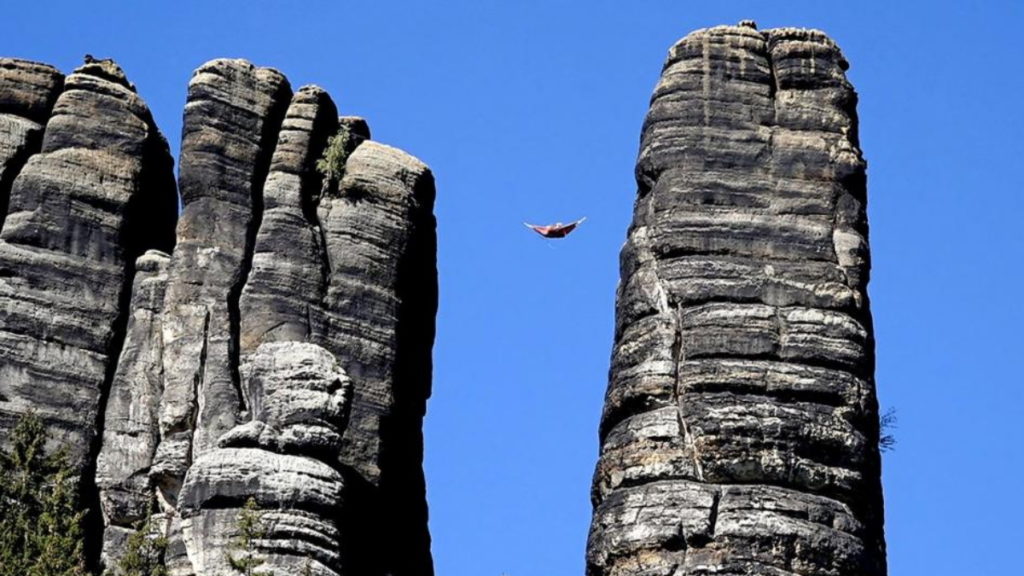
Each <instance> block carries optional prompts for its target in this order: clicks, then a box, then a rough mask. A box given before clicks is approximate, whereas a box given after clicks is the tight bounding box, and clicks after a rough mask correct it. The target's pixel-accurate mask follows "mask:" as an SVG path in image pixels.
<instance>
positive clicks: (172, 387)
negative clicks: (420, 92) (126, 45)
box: [0, 60, 437, 576]
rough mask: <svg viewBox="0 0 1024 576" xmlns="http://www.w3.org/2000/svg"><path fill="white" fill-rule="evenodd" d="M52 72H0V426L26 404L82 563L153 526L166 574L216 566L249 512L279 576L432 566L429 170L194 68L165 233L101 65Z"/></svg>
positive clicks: (139, 141) (143, 156) (160, 166)
mask: <svg viewBox="0 0 1024 576" xmlns="http://www.w3.org/2000/svg"><path fill="white" fill-rule="evenodd" d="M63 80H64V79H63V77H62V76H61V75H60V74H59V73H58V72H57V71H55V70H53V69H51V68H48V67H46V66H43V65H39V64H34V63H28V62H22V61H13V60H0V88H2V89H3V90H2V93H0V128H3V131H2V138H0V170H2V172H0V183H6V182H11V183H12V185H11V186H9V187H6V186H5V188H3V189H0V192H4V193H5V196H4V198H5V199H6V198H7V196H8V194H6V192H7V191H8V188H9V191H10V194H9V197H10V209H9V210H8V212H7V218H6V223H5V225H4V229H3V231H2V233H0V270H2V271H3V274H0V355H2V356H0V360H2V361H0V372H2V374H3V376H4V378H3V380H2V382H3V383H2V384H0V387H2V388H0V416H2V420H0V424H2V426H4V428H2V429H0V431H5V430H6V429H7V428H9V426H10V425H11V424H12V423H13V422H14V420H15V418H16V417H17V416H18V415H19V414H20V413H23V412H25V411H28V410H35V411H37V412H39V413H40V414H41V415H42V416H43V417H44V419H46V420H47V422H48V423H49V424H50V425H51V427H52V430H53V431H54V439H55V444H56V443H59V442H70V444H71V445H72V447H73V451H72V452H73V455H74V458H75V463H76V464H77V465H78V466H79V468H80V469H81V470H82V471H83V487H84V488H85V489H86V490H87V491H88V492H90V494H87V500H88V501H89V502H90V504H91V506H92V507H93V508H94V510H95V511H99V512H100V513H101V514H100V515H97V516H95V519H100V517H101V519H102V522H103V525H104V528H102V529H100V530H97V533H102V534H103V537H102V543H101V544H100V543H98V542H97V543H93V544H91V545H90V547H91V549H90V553H91V554H95V555H96V556H97V557H98V556H100V552H101V551H102V557H103V560H104V561H105V562H106V563H107V565H110V563H111V562H113V561H115V560H116V559H117V558H118V557H119V555H120V554H121V552H122V551H123V549H124V542H125V540H126V538H127V537H128V536H129V535H130V534H132V533H133V531H134V530H136V529H137V528H138V526H139V525H140V523H141V522H142V521H143V520H145V519H146V518H150V527H149V529H150V530H155V531H156V532H161V533H163V534H165V535H167V536H168V537H169V546H168V549H167V552H166V555H165V558H164V561H165V565H166V566H167V567H168V569H169V571H170V573H171V574H174V575H178V576H184V575H190V574H194V575H197V576H205V575H212V574H220V573H223V572H224V570H225V568H226V564H225V562H226V559H225V557H224V556H223V545H224V544H225V543H226V542H227V541H229V540H230V539H231V538H232V537H233V536H234V535H235V533H236V530H237V525H236V521H235V520H236V517H237V514H238V512H239V510H240V508H241V506H242V505H243V504H244V502H245V501H246V500H247V499H248V498H249V497H253V498H254V499H255V500H256V501H257V503H258V504H259V505H260V506H261V508H262V509H263V510H264V513H263V515H264V520H265V522H266V524H267V526H268V537H267V538H266V539H264V540H263V541H261V543H260V549H261V552H262V553H263V554H264V555H265V557H266V558H267V560H268V562H269V564H268V566H269V567H271V568H273V569H274V570H275V571H276V572H278V573H286V572H295V571H299V570H303V569H305V567H306V566H307V565H308V566H309V569H310V570H311V571H312V572H313V573H314V574H322V575H325V576H327V575H340V574H361V575H362V574H368V575H373V574H380V575H383V574H395V575H406V574H407V575H413V574H415V575H422V574H427V575H429V574H432V572H433V568H432V562H431V558H430V550H429V542H430V541H429V535H428V532H427V524H426V514H427V509H426V501H425V488H424V481H423V473H422V432H421V427H422V418H423V415H424V412H425V406H426V399H427V397H428V396H429V394H430V375H431V348H432V345H433V337H434V314H435V311H436V306H437V278H436V263H435V250H436V241H435V224H434V217H433V201H434V183H433V177H432V175H431V173H430V170H429V169H428V168H427V167H426V166H425V165H424V164H423V163H421V162H419V161H418V160H416V159H415V158H413V157H411V156H409V155H408V154H405V153H404V152H401V151H399V150H397V149H394V148H390V147H388V146H384V145H382V144H378V143H376V142H373V141H370V140H369V137H370V134H369V129H368V127H367V125H366V123H365V121H363V120H362V119H360V118H355V117H341V118H339V117H338V113H337V109H336V107H335V105H334V103H333V101H332V100H331V98H330V96H329V95H328V94H327V93H326V92H325V91H324V90H322V89H320V88H317V87H315V86H307V87H304V88H302V89H300V90H298V91H297V92H294V93H293V92H292V90H291V87H290V86H289V83H288V81H287V79H286V78H285V77H284V76H283V75H282V74H281V73H279V72H277V71H276V70H273V69H269V68H258V67H256V66H253V65H252V64H250V63H248V62H246V61H243V60H215V61H212V62H209V63H207V64H204V65H203V66H201V67H200V68H199V69H198V70H197V71H196V72H195V74H194V75H193V77H192V79H191V81H190V82H189V87H188V96H187V101H186V105H185V115H184V116H185V117H184V127H183V133H182V145H181V150H182V152H181V166H180V170H179V174H180V176H179V180H178V188H179V189H180V192H181V195H180V197H181V204H182V208H181V213H180V218H178V209H177V208H178V206H177V199H178V197H177V195H176V194H175V187H174V180H173V175H172V174H173V172H172V165H171V159H170V156H169V154H168V153H167V148H166V144H165V143H164V141H163V139H162V138H161V137H160V136H159V133H158V132H156V129H155V127H154V126H153V124H152V120H151V119H150V117H149V113H148V111H147V110H145V107H144V105H143V104H142V103H141V100H139V99H138V97H137V96H136V95H135V92H134V87H133V86H131V84H130V83H128V82H127V80H126V79H125V78H124V75H123V73H122V72H121V71H120V69H119V68H117V67H116V65H115V64H113V62H111V61H107V60H94V61H91V62H90V63H89V64H87V65H86V66H84V67H82V68H80V69H79V70H77V71H76V72H75V74H72V75H71V76H69V77H68V78H67V81H66V82H64V81H63ZM51 107H52V108H53V111H52V112H50V111H49V110H50V108H51ZM44 124H45V137H43V134H44ZM342 127H343V128H344V130H342V131H341V132H339V129H340V128H342ZM336 133H344V134H346V135H347V136H346V138H345V140H344V146H345V150H346V152H347V154H346V158H347V159H346V160H345V161H344V166H342V167H341V170H340V173H341V174H342V177H341V178H340V179H336V180H331V181H325V180H324V178H323V177H322V176H321V174H320V173H319V171H318V170H317V167H316V162H317V160H318V159H319V158H320V157H321V156H322V155H323V153H324V149H325V146H327V143H328V138H329V137H330V136H332V135H334V134H336ZM15 173H17V175H16V177H15ZM72 175H74V177H72ZM61 178H64V179H63V180H62V179H61ZM176 220H177V230H176V232H175V230H174V224H175V221H176ZM44 310H46V311H50V314H44ZM2 437H3V436H2V435H0V438H2ZM396 552H397V553H396ZM307 563H308V564H307Z"/></svg>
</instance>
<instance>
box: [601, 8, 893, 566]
mask: <svg viewBox="0 0 1024 576" xmlns="http://www.w3.org/2000/svg"><path fill="white" fill-rule="evenodd" d="M846 68H847V63H846V61H845V59H844V58H843V56H842V54H841V52H840V51H839V49H838V48H837V47H836V45H835V43H834V42H833V41H832V40H831V39H829V38H828V37H826V36H825V35H824V34H822V33H821V32H817V31H813V30H798V29H789V28H786V29H775V30H766V31H763V32H759V31H757V29H756V27H755V26H754V25H753V23H751V22H745V23H744V24H742V25H741V26H736V27H732V26H722V27H716V28H710V29H706V30H700V31H697V32H694V33H692V34H690V35H689V36H687V37H686V38H684V39H683V40H681V41H680V42H679V43H677V44H676V45H675V46H673V47H672V49H671V50H670V52H669V57H668V60H667V62H666V63H665V67H664V70H663V72H662V76H661V80H660V81H659V83H658V85H657V87H656V88H655V91H654V96H653V98H652V101H651V108H650V111H649V113H648V115H647V119H646V121H645V123H644V128H643V136H642V140H641V148H640V154H639V158H638V161H637V168H636V176H637V183H638V193H637V201H636V207H635V213H634V219H633V223H632V225H631V227H630V230H629V235H628V239H627V242H626V245H625V246H624V248H623V250H622V254H621V267H622V280H621V283H620V287H619V292H618V298H617V310H616V334H615V347H614V351H613V354H612V368H611V376H610V382H609V386H608V393H607V397H606V400H605V409H604V414H603V417H602V422H601V444H602V446H601V455H600V460H599V462H598V464H597V470H596V472H595V475H594V486H593V494H592V499H593V503H594V519H593V523H592V526H591V533H590V539H589V543H588V554H587V567H588V568H587V571H588V574H590V575H591V576H598V575H600V576H626V575H630V576H633V575H641V574H642V575H645V576H646V575H655V574H657V575H665V576H669V575H673V576H679V575H682V574H695V575H696V574H719V575H725V574H735V575H741V574H744V575H745V574H773V575H778V576H783V575H796V574H823V575H824V574H828V575H835V576H839V575H844V576H845V575H849V576H853V575H858V576H863V575H868V574H871V575H883V574H885V573H886V564H885V546H884V540H883V530H882V499H881V489H880V465H879V454H878V436H879V430H878V407H877V401H876V398H875V389H874V380H873V374H874V355H873V354H874V353H873V347H874V341H873V336H872V325H871V315H870V310H869V306H868V298H867V292H866V287H867V281H868V269H869V263H868V244H867V221H866V214H865V202H866V196H865V195H866V190H865V163H864V161H863V159H862V157H861V152H860V149H859V144H858V140H857V117H856V94H855V92H854V90H853V88H852V87H851V85H850V84H849V82H848V81H847V79H846V76H845V73H844V71H845V70H846Z"/></svg>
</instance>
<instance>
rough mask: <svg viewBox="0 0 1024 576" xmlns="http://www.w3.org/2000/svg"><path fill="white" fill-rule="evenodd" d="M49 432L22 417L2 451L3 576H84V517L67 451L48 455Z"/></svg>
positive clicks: (0, 517) (0, 571)
mask: <svg viewBox="0 0 1024 576" xmlns="http://www.w3.org/2000/svg"><path fill="white" fill-rule="evenodd" d="M45 443H46V428H45V426H44V425H43V422H42V420H40V418H39V417H38V416H37V415H35V414H34V413H31V412H30V413H27V414H25V415H23V416H22V417H21V418H20V419H19V421H18V423H17V425H16V426H15V427H14V430H13V431H12V432H11V436H10V440H9V442H8V446H9V448H8V449H6V450H0V576H86V575H87V574H88V572H87V571H86V569H85V556H84V553H83V539H82V518H83V516H84V515H85V513H84V512H83V511H81V510H79V509H78V503H77V502H76V492H77V487H76V486H75V482H74V474H73V472H72V470H71V468H70V466H68V463H67V455H66V453H65V451H64V450H58V451H56V452H54V453H52V454H46V453H45V449H44V445H45Z"/></svg>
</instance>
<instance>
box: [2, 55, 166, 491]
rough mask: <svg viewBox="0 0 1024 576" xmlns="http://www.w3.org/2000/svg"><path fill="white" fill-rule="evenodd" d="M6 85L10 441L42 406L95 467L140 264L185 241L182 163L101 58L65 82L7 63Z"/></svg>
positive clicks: (62, 439)
mask: <svg viewBox="0 0 1024 576" xmlns="http://www.w3.org/2000/svg"><path fill="white" fill-rule="evenodd" d="M0 89H2V92H0V106H2V108H0V112H2V115H0V122H2V124H0V126H2V127H3V128H4V130H3V135H2V136H0V143H2V144H0V154H3V158H2V161H3V168H2V169H3V176H2V180H3V181H5V182H10V188H9V190H7V189H5V190H3V192H4V194H5V196H6V198H5V202H4V204H5V205H6V206H7V209H6V213H5V218H4V221H3V230H2V231H0V438H3V437H6V435H7V433H8V432H9V430H10V428H11V426H12V425H13V422H14V420H15V418H16V417H17V416H18V415H19V414H21V413H22V412H24V411H26V410H34V411H36V412H37V413H38V414H39V415H40V416H41V417H42V418H43V419H44V421H46V422H47V424H48V425H49V427H50V432H51V435H50V438H51V443H52V446H51V447H56V446H57V445H59V444H66V445H67V446H68V448H69V456H70V459H71V462H72V464H74V465H75V466H76V467H78V468H80V469H88V468H90V467H91V466H92V465H93V460H94V458H95V448H96V447H95V446H93V442H94V439H95V437H96V434H97V431H98V422H99V421H101V416H102V413H101V410H102V405H103V403H104V402H105V397H106V391H107V390H108V389H109V386H110V380H111V375H112V374H113V368H114V367H115V366H116V359H117V356H118V353H119V350H120V346H121V341H122V339H123V338H124V329H125V320H126V319H127V313H128V298H129V296H130V291H131V283H132V277H133V274H134V263H135V258H136V257H138V256H139V255H141V254H142V253H143V252H145V250H147V249H150V248H155V249H161V250H167V251H169V250H170V249H171V247H172V246H173V242H174V236H173V227H174V221H175V217H176V213H175V204H176V202H177V200H176V195H175V188H174V179H173V172H172V161H171V157H170V154H169V152H168V149H167V144H166V142H165V141H164V139H163V137H162V136H161V135H160V133H159V131H158V130H157V129H156V126H155V125H154V124H153V120H152V117H151V115H150V112H149V110H148V109H147V108H146V105H145V103H143V101H142V100H141V99H140V98H139V97H138V95H137V94H136V93H135V88H134V87H133V86H132V85H131V84H130V83H128V81H127V80H126V79H125V77H124V74H123V73H122V72H121V70H120V69H119V68H117V66H116V65H113V64H110V63H104V64H88V65H85V66H82V67H81V68H79V69H77V70H76V71H75V72H74V73H73V74H71V75H70V76H68V77H67V79H66V80H65V79H63V78H62V76H61V74H60V73H58V72H57V71H56V70H53V69H52V68H49V67H47V66H44V65H41V64H35V63H30V62H24V61H17V60H9V59H3V60H0ZM51 106H52V110H51ZM44 123H45V132H44V131H43V130H44ZM40 135H42V136H43V137H42V139H41V141H40V138H39V137H40ZM8 193H9V194H8ZM90 482H91V479H89V480H87V482H86V484H88V483H90Z"/></svg>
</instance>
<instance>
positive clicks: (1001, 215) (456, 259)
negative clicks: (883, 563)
mask: <svg viewBox="0 0 1024 576" xmlns="http://www.w3.org/2000/svg"><path fill="white" fill-rule="evenodd" d="M11 4H12V5H5V6H4V7H3V8H2V13H3V15H4V32H3V35H2V36H0V54H2V55H5V56H18V57H23V58H31V59H36V60H42V61H46V62H49V63H52V64H54V65H56V66H58V67H60V68H61V69H63V70H64V71H70V70H71V69H72V68H73V67H75V66H77V65H78V64H79V63H80V62H81V56H82V55H83V54H84V53H86V52H90V53H92V54H94V55H96V56H97V57H113V58H115V59H117V60H118V62H119V63H121V64H122V66H123V67H124V68H125V70H126V71H127V73H128V75H129V77H130V78H131V80H132V81H134V82H135V83H136V85H137V86H138V89H139V92H140V93H141V94H142V96H143V97H144V98H145V99H146V100H147V102H148V103H149V104H150V106H151V108H152V109H153V112H154V115H155V116H156V119H157V122H158V124H159V125H160V127H161V128H162V129H163V131H164V133H165V134H167V136H168V139H169V140H170V141H171V144H172V147H173V148H174V150H175V154H176V153H177V147H178V143H179V138H180V136H179V134H180V130H181V113H182V106H183V104H184V98H185V88H186V83H187V81H188V78H189V76H190V74H191V71H192V70H193V69H194V68H196V67H197V66H199V65H200V64H201V63H202V62H204V61H206V60H209V59H212V58H216V57H244V58H247V59H249V60H252V61H253V62H254V63H256V64H258V65H263V66H273V67H276V68H278V69H280V70H281V71H283V72H284V73H285V74H287V75H288V77H289V79H290V80H291V82H292V85H293V86H294V87H296V88H297V87H298V86H300V85H302V84H306V83H317V84H320V85H321V86H324V87H325V88H327V89H328V90H329V91H330V92H331V93H332V95H333V96H334V98H335V100H336V102H337V103H338V105H339V108H340V110H341V111H342V112H343V113H345V114H357V115H361V116H364V117H366V118H367V119H368V120H369V122H370V125H371V128H372V130H373V133H374V138H375V139H377V140H380V141H383V142H386V143H388V144H392V145H395V146H398V147H401V148H403V149H405V150H408V151H409V152H411V153H413V154H415V155H417V156H419V157H420V158H422V159H423V160H424V161H425V162H427V163H428V164H430V165H431V167H432V168H433V169H434V171H435V174H436V176H437V185H438V203H437V215H438V220H439V227H440V228H439V259H440V260H439V265H440V274H441V307H440V313H439V317H438V329H439V331H438V339H437V344H436V347H435V361H436V369H435V375H434V397H433V399H432V400H431V402H430V405H429V413H428V417H427V423H426V450H427V454H426V471H427V482H428V493H429V500H430V507H431V530H432V533H433V538H434V545H433V551H434V557H435V561H436V568H437V572H438V574H439V575H441V576H498V575H499V574H502V573H505V574H508V575H510V576H550V575H562V574H565V575H568V574H578V575H582V574H583V566H584V561H583V558H584V546H585V542H586V534H587V528H588V525H589V521H590V503H589V489H590V476H591V473H592V470H593V465H594V462H595V460H596V457H597V448H598V446H597V421H598V417H599V414H600V409H601V401H602V396H603V394H604V389H605V385H606V379H607V369H608V359H609V353H610V349H611V344H612V325H613V301H614V290H615V285H616V282H617V279H618V250H619V248H620V247H621V245H622V242H623V240H624V239H625V232H626V227H627V224H628V221H629V219H630V215H631V210H632V203H633V195H634V190H635V188H634V183H633V176H632V175H633V163H634V160H635V157H636V152H637V144H638V139H639V133H640V125H641V122H642V119H643V116H644V113H645V111H646V107H647V102H648V99H649V97H650V93H651V90H652V89H653V87H654V84H655V82H656V80H657V77H658V74H659V72H660V69H661V64H662V61H663V58H664V56H665V53H666V51H667V49H668V47H669V46H670V45H671V44H672V43H673V42H674V41H675V40H676V39H678V38H680V37H681V36H683V35H685V34H686V33H688V32H689V31H691V30H693V29H696V28H701V27H706V26H710V25H715V24H721V23H736V22H738V21H739V20H741V19H745V18H753V19H755V20H757V22H758V23H759V25H760V27H762V28H766V27H775V26H806V27H815V28H820V29H823V30H825V31H826V32H828V33H829V34H830V35H832V36H833V37H834V38H835V39H836V40H837V41H838V42H839V44H840V46H841V47H842V48H843V50H844V52H845V54H846V55H847V57H848V59H849V60H850V62H851V65H852V66H851V69H850V71H849V75H850V78H851V80H852V81H853V83H854V85H855V86H856V88H857V90H858V92H859V93H860V96H861V105H860V115H861V123H862V124H861V135H862V147H863V149H864V151H865V155H866V157H867V159H868V162H869V168H868V174H869V181H868V187H869V199H870V200H869V202H870V205H869V217H870V222H871V244H872V249H873V259H874V268H873V274H872V281H871V286H870V294H871V298H872V303H873V306H874V315H875V322H876V329H877V340H878V372H877V380H878V389H879V395H880V398H881V402H882V404H883V406H894V407H896V408H897V410H898V416H899V428H898V429H897V430H896V435H897V438H898V445H897V447H896V450H895V451H894V452H892V453H889V454H887V455H886V456H885V470H884V482H885V491H886V514H887V534H888V545H889V561H890V567H891V574H893V575H894V576H910V575H928V576H943V575H954V574H955V575H958V576H959V575H962V574H979V575H981V574H992V575H1009V574H1014V573H1019V570H1020V567H1019V562H1018V561H1017V560H1016V559H1015V558H1014V555H1013V554H1012V553H1009V552H1010V551H1011V550H1015V549H1016V547H1017V546H1018V545H1019V541H1020V539H1021V537H1024V528H1022V524H1021V520H1020V518H1022V517H1024V500H1022V499H1021V498H1018V497H1017V494H1018V493H1019V489H1020V478H1021V476H1022V475H1024V433H1022V431H1021V425H1022V423H1024V408H1022V406H1024V391H1022V390H1024V375H1022V374H1024V369H1022V360H1024V350H1022V341H1024V339H1022V337H1021V330H1022V326H1024V298H1022V297H1021V292H1022V281H1024V267H1022V266H1021V262H1022V255H1024V228H1022V226H1021V218H1022V217H1024V194H1022V190H1021V167H1024V163H1022V161H1021V157H1022V156H1024V146H1022V141H1024V140H1022V129H1024V114H1022V111H1021V110H1022V106H1021V94H1022V93H1024V69H1022V67H1021V63H1022V62H1024V49H1022V44H1021V40H1020V34H1019V27H1020V22H1021V20H1022V19H1024V18H1022V17H1024V3H1022V2H1016V1H1011V0H1003V1H998V0H993V1H989V2H981V1H974V2H970V1H966V0H963V1H959V2H949V1H932V2H924V1H916V2H915V1H906V2H894V1H891V0H890V1H884V2H883V1H862V2H822V1H820V0H813V1H812V0H805V1H790V2H784V3H783V2H773V3H767V2H763V1H748V2H679V1H678V0H675V1H645V2H614V1H589V2H583V1H576V2H567V1H547V2H539V1H537V2H494V1H481V0H477V1H460V2H382V1H377V2H320V1H310V2H301V3H300V2H283V1H277V2H269V1H258V0H249V1H245V2H239V1H221V2H197V1H187V2H184V1H182V2H161V3H159V6H158V5H157V4H158V3H156V2H138V1H136V2H121V3H117V2H103V1H93V2H68V1H66V0H47V1H36V2H16V3H11ZM212 6H217V8H212ZM583 215H586V216H588V217H589V219H588V221H587V222H586V224H584V226H583V227H581V228H580V230H579V231H578V232H576V233H574V235H573V236H572V237H571V238H570V239H569V240H567V241H563V242H558V243H545V242H543V241H541V240H539V239H538V238H537V237H535V236H533V235H532V234H530V233H529V232H528V231H527V230H525V229H524V228H523V227H522V225H521V222H522V221H523V220H530V221H542V222H543V221H549V220H563V221H566V220H569V219H574V218H577V217H579V216H583Z"/></svg>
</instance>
